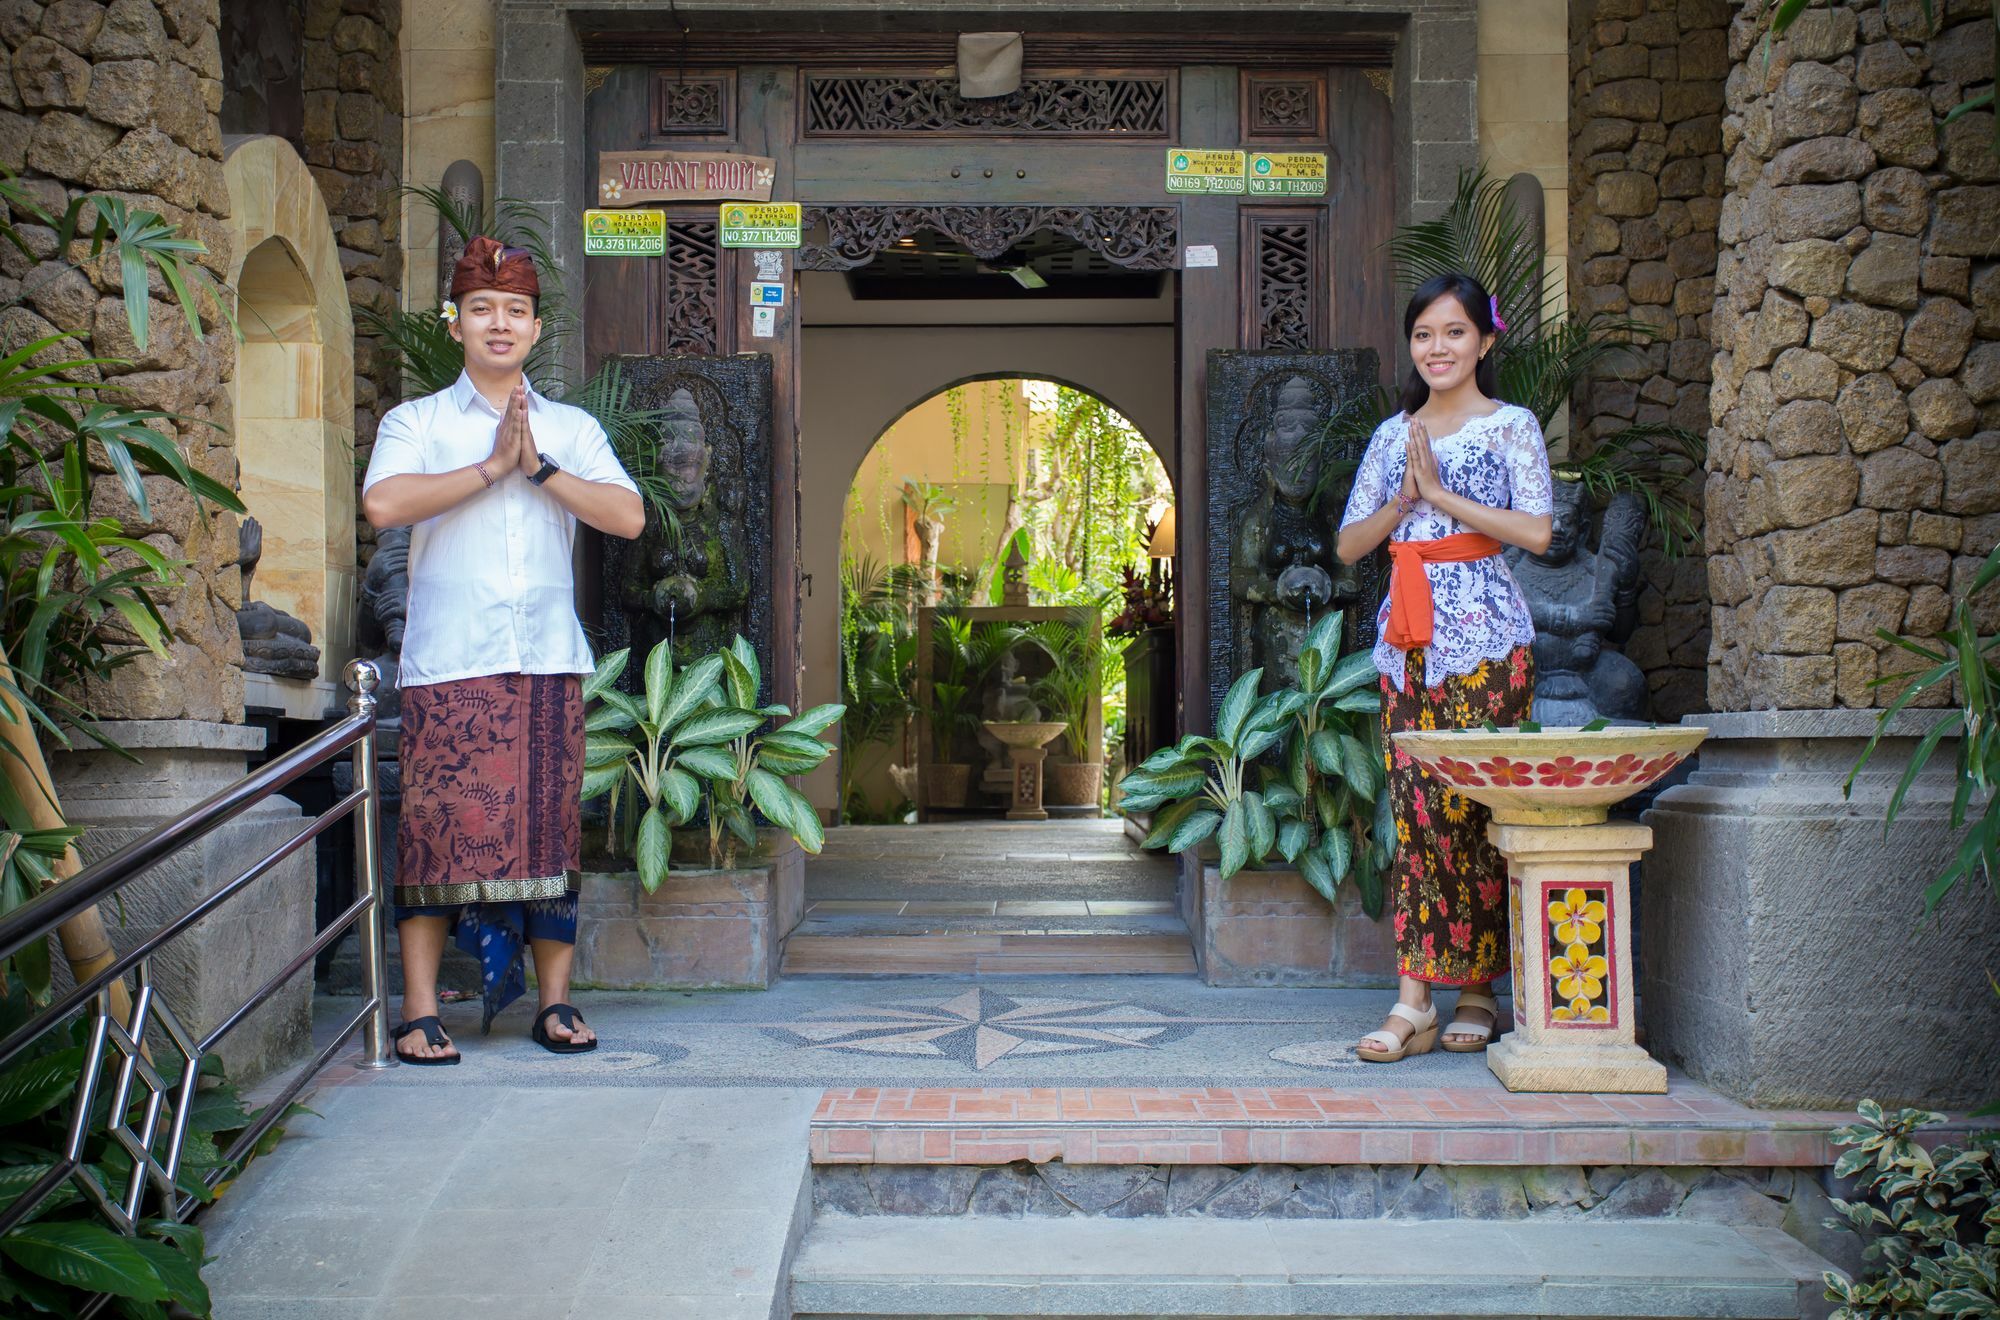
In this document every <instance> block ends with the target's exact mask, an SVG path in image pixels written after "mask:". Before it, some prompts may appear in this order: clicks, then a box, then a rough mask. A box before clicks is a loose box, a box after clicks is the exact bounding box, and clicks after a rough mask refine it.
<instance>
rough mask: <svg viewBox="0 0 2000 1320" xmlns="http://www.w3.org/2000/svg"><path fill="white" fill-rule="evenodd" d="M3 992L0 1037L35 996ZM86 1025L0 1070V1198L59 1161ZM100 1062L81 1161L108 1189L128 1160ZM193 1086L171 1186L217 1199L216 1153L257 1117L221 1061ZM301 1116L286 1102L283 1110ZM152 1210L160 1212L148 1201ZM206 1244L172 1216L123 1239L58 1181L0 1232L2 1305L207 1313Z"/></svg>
mask: <svg viewBox="0 0 2000 1320" xmlns="http://www.w3.org/2000/svg"><path fill="white" fill-rule="evenodd" d="M11 990H12V992H11V993H8V994H5V995H0V1035H6V1034H9V1033H11V1032H13V1031H14V1030H16V1029H17V1028H19V1027H20V1026H22V1025H23V1024H25V1023H26V1022H27V1020H28V1018H29V1015H30V1014H31V1012H32V1011H33V1003H32V998H31V996H30V995H29V994H27V993H25V990H26V987H25V986H24V985H23V984H22V983H21V982H19V981H16V982H14V983H13V985H12V987H11ZM88 1029H89V1028H88V1020H87V1019H86V1018H84V1017H77V1018H73V1019H72V1020H71V1021H70V1023H69V1024H68V1025H67V1026H66V1027H63V1028H59V1029H57V1030H55V1031H51V1032H49V1033H47V1034H46V1035H44V1036H43V1037H42V1038H41V1039H40V1040H38V1041H36V1042H35V1043H34V1044H32V1045H30V1046H28V1047H27V1049H25V1050H24V1051H23V1052H22V1053H21V1054H19V1055H17V1056H16V1057H15V1058H14V1059H13V1061H12V1062H10V1063H9V1064H8V1065H7V1067H6V1068H5V1069H0V1205H7V1204H11V1203H12V1202H13V1201H14V1200H15V1199H16V1198H18V1197H20V1196H21V1195H23V1194H24V1193H26V1192H27V1191H28V1190H29V1189H30V1188H31V1187H32V1186H33V1185H34V1184H35V1183H36V1181H38V1180H39V1179H40V1178H41V1177H42V1176H43V1175H44V1174H45V1173H47V1172H48V1170H49V1169H51V1168H53V1167H54V1166H55V1165H56V1164H57V1163H58V1162H59V1161H60V1160H61V1158H62V1154H61V1152H62V1151H63V1149H64V1147H65V1145H66V1143H67V1141H68V1137H69V1126H70V1120H71V1114H72V1104H71V1103H70V1102H72V1101H73V1099H74V1097H75V1095H76V1089H77V1075H78V1074H79V1073H80V1072H81V1071H82V1068H83V1062H84V1056H85V1042H86V1035H87V1032H88ZM116 1066H117V1065H116V1064H115V1063H107V1064H106V1065H105V1076H104V1077H103V1079H102V1082H103V1084H102V1085H100V1087H99V1088H98V1091H97V1099H96V1102H95V1105H94V1107H93V1109H92V1112H91V1113H90V1115H89V1116H88V1120H87V1121H88V1130H89V1131H90V1132H91V1133H93V1134H94V1135H92V1136H91V1137H90V1138H89V1139H88V1140H87V1141H86V1143H85V1146H84V1152H83V1162H84V1164H85V1165H86V1166H88V1167H89V1169H90V1171H91V1172H92V1173H93V1174H94V1175H95V1176H96V1177H97V1178H98V1179H99V1180H100V1182H102V1183H103V1184H104V1185H105V1186H106V1187H108V1188H111V1189H114V1194H115V1193H116V1191H118V1190H122V1189H123V1188H124V1187H125V1185H126V1183H127V1181H128V1180H129V1179H130V1177H131V1176H132V1157H131V1155H130V1154H129V1153H127V1151H126V1150H125V1148H124V1147H123V1146H121V1145H119V1144H118V1143H117V1142H116V1141H115V1140H113V1139H111V1138H110V1137H109V1136H107V1135H105V1133H106V1129H107V1128H108V1127H109V1124H110V1120H111V1117H112V1115H111V1094H112V1090H113V1087H112V1085H111V1082H112V1080H113V1077H112V1073H114V1072H115V1070H116ZM202 1071H203V1079H202V1084H201V1089H200V1090H198V1091H197V1092H196V1094H195V1099H194V1103H193V1105H192V1107H191V1108H190V1110H189V1113H188V1121H187V1136H186V1139H185V1144H184V1146H183V1148H182V1157H181V1165H180V1169H179V1173H178V1177H177V1178H176V1183H175V1185H176V1187H177V1189H178V1191H179V1192H180V1194H181V1195H183V1196H186V1197H191V1198H192V1199H193V1200H194V1201H195V1202H196V1203H199V1204H207V1203H209V1202H211V1201H213V1200H214V1199H215V1198H216V1196H217V1195H218V1193H219V1190H220V1188H221V1187H223V1186H226V1185H227V1179H229V1178H231V1177H234V1176H235V1174H236V1172H237V1171H238V1168H239V1167H240V1162H239V1165H231V1164H229V1163H227V1162H226V1161H224V1159H223V1157H222V1152H223V1150H224V1149H226V1148H227V1147H228V1146H229V1145H230V1144H232V1141H233V1138H234V1136H235V1134H237V1133H240V1132H241V1131H242V1130H243V1129H245V1128H247V1127H248V1126H250V1124H251V1123H253V1122H255V1121H256V1120H257V1118H258V1117H259V1115H257V1114H252V1113H250V1112H248V1111H246V1110H245V1109H244V1107H243V1102H242V1099H241V1097H240V1096H239V1095H238V1094H237V1091H236V1088H235V1087H234V1086H233V1085H231V1084H230V1082H229V1080H228V1078H227V1077H226V1076H224V1074H223V1070H222V1061H221V1059H219V1058H218V1057H216V1056H214V1055H209V1056H207V1057H206V1058H204V1060H203V1069H202ZM144 1110H145V1098H144V1096H143V1094H139V1095H135V1096H134V1097H133V1100H132V1107H131V1110H130V1112H128V1113H127V1114H125V1115H123V1116H122V1117H123V1118H124V1119H125V1121H126V1122H127V1123H128V1124H129V1125H131V1126H132V1127H133V1128H134V1129H135V1130H136V1129H138V1128H139V1127H140V1126H141V1125H142V1124H143V1122H144V1117H145V1115H144ZM302 1112H305V1111H304V1110H302V1109H301V1108H300V1107H299V1106H296V1105H294V1106H293V1107H292V1109H291V1110H290V1111H288V1112H287V1114H286V1117H290V1116H291V1114H293V1113H302ZM283 1132H284V1129H283V1126H282V1124H274V1125H273V1126H272V1127H271V1128H270V1129H268V1130H267V1131H266V1132H265V1133H264V1135H263V1136H262V1137H261V1138H260V1139H259V1140H258V1142H257V1144H256V1146H255V1147H254V1148H253V1149H252V1150H251V1151H250V1152H248V1154H247V1155H246V1156H245V1159H246V1160H247V1159H248V1158H250V1157H254V1156H256V1155H261V1154H265V1153H268V1152H269V1151H270V1150H271V1149H272V1148H273V1147H275V1146H276V1145H277V1143H278V1141H279V1139H280V1138H281V1137H282V1136H283ZM154 1208H155V1209H158V1208H159V1207H157V1206H155V1207H154ZM203 1248H204V1240H203V1237H202V1232H201V1230H200V1229H199V1228H197V1227H195V1226H194V1225H192V1224H184V1223H180V1222H177V1221H176V1220H175V1219H173V1218H172V1217H170V1216H155V1217H150V1218H146V1219H143V1220H141V1221H140V1223H139V1225H138V1231H137V1232H136V1233H135V1234H133V1235H130V1236H128V1235H126V1234H124V1233H121V1232H118V1231H117V1230H116V1229H113V1228H111V1227H109V1226H108V1225H107V1224H106V1223H105V1221H104V1220H103V1219H102V1218H101V1216H100V1215H99V1213H98V1211H97V1209H96V1207H95V1206H94V1205H93V1204H92V1203H91V1202H90V1201H88V1200H86V1199H85V1198H84V1195H83V1193H82V1192H80V1191H79V1190H78V1189H77V1186H76V1184H75V1183H74V1182H64V1183H61V1184H59V1185H58V1186H57V1188H56V1189H55V1191H53V1192H51V1193H50V1194H49V1195H48V1196H46V1197H44V1198H43V1199H42V1201H41V1202H40V1203H39V1204H38V1205H37V1206H36V1207H35V1208H34V1209H33V1210H31V1211H30V1212H29V1214H28V1216H27V1217H26V1218H25V1219H24V1220H23V1221H22V1222H21V1223H20V1224H18V1225H16V1226H15V1227H14V1228H12V1229H10V1230H9V1231H8V1232H7V1233H6V1234H5V1235H4V1236H0V1261H4V1263H5V1268H4V1269H0V1309H4V1310H5V1313H6V1314H8V1315H10V1316H28V1315H52V1316H64V1317H69V1316H80V1315H84V1314H90V1313H91V1312H90V1311H89V1310H88V1308H89V1307H90V1306H91V1305H92V1304H93V1303H94V1301H95V1299H96V1298H97V1297H98V1296H100V1295H103V1296H108V1297H109V1299H110V1305H109V1307H108V1308H107V1309H106V1310H103V1311H99V1312H97V1314H112V1315H119V1316H126V1317H131V1320H167V1317H168V1314H169V1307H174V1308H179V1309H176V1310H175V1311H174V1312H173V1314H175V1315H186V1314H192V1315H195V1316H204V1317H205V1316H207V1315H209V1314H210V1301H209V1294H208V1287H207V1285H206V1284H205V1283H203V1281H202V1277H201V1269H202V1265H203V1262H204V1256H203Z"/></svg>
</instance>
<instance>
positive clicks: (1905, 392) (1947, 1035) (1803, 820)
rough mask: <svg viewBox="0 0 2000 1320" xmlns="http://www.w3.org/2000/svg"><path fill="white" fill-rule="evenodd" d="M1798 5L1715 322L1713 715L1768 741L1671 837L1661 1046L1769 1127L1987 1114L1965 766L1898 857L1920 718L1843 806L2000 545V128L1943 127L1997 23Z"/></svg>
mask: <svg viewBox="0 0 2000 1320" xmlns="http://www.w3.org/2000/svg"><path fill="white" fill-rule="evenodd" d="M1770 8H1771V7H1770V6H1753V7H1750V8H1749V9H1746V10H1744V11H1741V12H1739V13H1738V14H1737V16H1736V17H1735V18H1734V20H1733V21H1732V23H1731V26H1730V29H1729V56H1730V60H1731V68H1730V72H1729V75H1728V79H1727V83H1726V94H1727V112H1726V114H1725V115H1724V117H1723V120H1722V125H1721V131H1722V145H1723V148H1724V150H1725V151H1726V152H1727V153H1728V165H1727V169H1726V184H1727V195H1726V196H1725V197H1724V198H1723V202H1722V208H1721V215H1720V219H1719V227H1718V235H1717V236H1718V239H1719V242H1720V246H1721V252H1720V256H1719V259H1718V262H1717V268H1716V299H1715V306H1714V312H1713V317H1712V326H1711V330H1712V336H1713V340H1714V345H1715V349H1716V352H1715V358H1714V364H1713V374H1714V381H1713V386H1712V389H1711V394H1710V410H1711V414H1712V419H1713V426H1712V428H1711V430H1710V431H1709V454H1708V479H1707V489H1706V505H1707V522H1706V535H1707V542H1708V545H1707V548H1708V552H1709V556H1708V572H1709V590H1710V594H1711V598H1712V601H1713V606H1714V609H1713V616H1712V620H1711V626H1712V641H1711V649H1710V654H1709V680H1708V696H1709V702H1710V705H1711V707H1712V708H1713V709H1714V710H1716V711H1724V712H1745V714H1742V715H1731V716H1728V717H1718V718H1714V719H1712V720H1711V721H1710V723H1711V724H1712V725H1713V726H1714V728H1713V732H1712V733H1711V736H1710V738H1709V741H1708V744H1707V745H1706V746H1705V747H1704V749H1703V754H1702V769H1701V770H1699V771H1698V772H1697V773H1696V775H1695V777H1694V782H1693V783H1691V784H1689V785H1686V786H1683V787H1680V788H1675V789H1670V790H1669V791H1668V792H1667V793H1665V794H1663V795H1662V796H1661V798H1660V800H1659V806H1658V808H1657V809H1656V810H1655V811H1654V812H1653V813H1652V814H1651V815H1650V816H1649V820H1650V821H1651V822H1652V823H1653V824H1654V826H1655V829H1656V832H1657V834H1658V837H1659V849H1658V851H1657V853H1656V854H1655V862H1656V865H1655V866H1653V867H1649V870H1648V874H1647V883H1646V893H1645V898H1644V903H1645V921H1646V929H1647V935H1648V944H1647V954H1646V957H1647V970H1646V976H1645V982H1644V994H1645V998H1646V1005H1647V1020H1648V1029H1649V1032H1650V1033H1651V1040H1652V1042H1653V1044H1654V1048H1655V1051H1656V1052H1657V1053H1660V1054H1662V1055H1663V1057H1666V1058H1668V1059H1670V1060H1672V1061H1674V1062H1677V1063H1680V1064H1681V1065H1682V1066H1684V1067H1686V1068H1687V1069H1688V1070H1689V1071H1690V1072H1693V1073H1695V1074H1696V1075H1697V1076H1699V1077H1704V1078H1705V1079H1707V1080H1711V1081H1713V1082H1715V1083H1716V1084H1718V1085H1721V1086H1723V1087H1725V1089H1729V1090H1731V1091H1733V1092H1735V1093H1738V1094H1741V1095H1744V1096H1746V1097H1748V1098H1752V1099H1755V1100H1759V1101H1764V1102H1769V1103H1795V1102H1800V1101H1814V1102H1821V1103H1836V1102H1845V1101H1851V1100H1853V1099H1856V1098H1859V1097H1860V1096H1862V1095H1872V1096H1875V1097H1876V1098H1879V1099H1881V1100H1884V1101H1885V1102H1886V1101H1891V1100H1914V1101H1922V1102H1926V1103H1931V1104H1953V1103H1963V1102H1969V1101H1971V1100H1974V1099H1977V1098H1979V1095H1978V1092H1979V1091H1980V1089H1981V1088H1982V1087H1989V1086H1990V1083H1991V1078H1990V1077H1977V1078H1975V1077H1974V1076H1972V1074H1971V1073H1970V1072H1969V1071H1968V1068H1967V1059H1968V1046H1969V1043H1970V1042H1974V1041H1985V1040H1991V1039H1994V1038H1995V1037H1996V1035H2000V1001H1996V1000H1995V999H1994V997H1993V995H1992V993H1991V991H1990V989H1989V988H1988V987H1987V984H1986V982H1985V979H1984V975H1983V972H1982V963H1983V962H1990V957H1991V951H1992V949H1994V948H1995V947H2000V918H1996V907H2000V905H1996V904H1995V903H1994V902H1993V899H1992V895H1991V894H1990V893H1987V892H1984V885H1983V884H1982V883H1980V882H1977V881H1975V882H1974V883H1971V884H1967V885H1965V886H1962V887H1961V890H1960V892H1958V893H1957V894H1955V895H1953V896H1952V897H1951V898H1950V899H1949V900H1948V901H1947V903H1946V905H1945V907H1944V908H1943V909H1942V910H1941V911H1940V912H1939V913H1938V914H1936V915H1935V916H1932V917H1926V916H1925V914H1924V913H1923V904H1922V891H1923V889H1924V887H1925V885H1926V884H1927V883H1928V882H1929V881H1930V879H1931V878H1932V877H1933V876H1935V875H1936V874H1937V873H1938V871H1939V870H1940V869H1941V867H1942V864H1943V862H1944V860H1945V858H1946V857H1947V856H1948V855H1949V853H1950V851H1951V850H1952V848H1953V846H1954V844H1955V842H1956V840H1955V837H1954V835H1953V832H1952V831H1951V830H1950V828H1949V825H1948V822H1947V820H1946V808H1947V804H1948V800H1949V788H1950V775H1949V768H1950V757H1951V755H1952V747H1951V744H1950V743H1948V742H1947V743H1946V744H1945V745H1944V746H1943V747H1942V748H1940V750H1939V756H1940V758H1941V759H1940V760H1939V761H1938V762H1937V763H1936V765H1935V766H1934V767H1933V772H1932V774H1931V775H1929V776H1927V777H1926V778H1925V780H1923V781H1922V782H1921V783H1920V784H1919V786H1918V790H1917V791H1916V792H1914V793H1913V794H1912V796H1911V798H1910V800H1909V805H1908V809H1907V810H1906V812H1905V818H1904V819H1903V820H1902V821H1900V822H1899V824H1898V825H1897V826H1896V828H1895V831H1894V832H1892V833H1890V834H1889V835H1888V836H1887V838H1886V839H1885V838H1884V836H1883V826H1882V819H1883V815H1884V812H1885V810H1886V804H1887V800H1888V794H1889V792H1890V791H1891V790H1892V786H1893V784H1894V782H1895V778H1896V776H1897V774H1898V773H1899V772H1900V770H1901V767H1902V765H1903V764H1906V763H1907V761H1906V758H1907V757H1908V756H1909V755H1910V753H1911V752H1912V751H1913V750H1914V748H1915V746H1916V739H1917V736H1918V735H1920V734H1921V733H1922V731H1923V727H1924V723H1923V719H1922V718H1921V717H1919V718H1918V719H1917V720H1916V722H1915V723H1913V724H1907V723H1906V724H1904V725H1902V726H1900V727H1899V729H1898V734H1899V736H1898V737H1896V738H1894V739H1892V740H1890V741H1889V742H1888V743H1885V745H1884V748H1883V751H1882V753H1881V754H1880V755H1881V757H1882V759H1881V760H1879V761H1878V762H1877V763H1876V765H1875V767H1874V769H1873V772H1872V773H1871V774H1870V775H1869V776H1867V777H1865V778H1864V779H1863V781H1862V782H1861V784H1860V785H1859V787H1858V788H1857V789H1856V790H1855V793H1854V795H1853V796H1852V797H1849V796H1848V795H1847V794H1846V792H1845V791H1844V781H1845V779H1846V776H1847V773H1848V771H1849V770H1850V769H1851V767H1852V766H1853V764H1854V761H1855V759H1856V757H1857V756H1858V754H1859V752H1860V750H1861V748H1862V746H1863V742H1864V740H1865V738H1866V737H1867V736H1868V735H1869V734H1870V733H1871V732H1873V730H1874V727H1875V715H1874V713H1873V711H1872V709H1871V708H1874V707H1878V706H1880V705H1883V704H1886V703H1887V702H1888V701H1889V700H1891V699H1892V697H1893V694H1894V690H1895V689H1894V688H1893V687H1884V686H1874V685H1873V680H1875V679H1876V678H1877V677H1878V676H1882V675H1895V674H1899V673H1904V672H1907V671H1909V670H1910V669H1912V668H1915V667H1917V666H1919V665H1920V664H1922V662H1921V661H1920V660H1918V659H1917V658H1916V657H1914V656H1911V655H1909V654H1908V653H1907V652H1904V651H1902V650H1900V649H1899V648H1897V647H1896V646H1894V645H1893V644H1892V643H1891V642H1889V641H1886V640H1884V639H1883V638H1882V637H1881V636H1880V635H1879V634H1880V632H1881V631H1884V630H1886V631H1887V632H1889V633H1891V634H1895V635H1900V636H1903V637H1911V638H1925V637H1930V636H1933V635H1935V634H1936V632H1937V631H1938V630H1939V629H1940V628H1942V627H1944V626H1946V617H1947V613H1948V610H1949V608H1950V601H1951V598H1952V594H1953V593H1954V592H1956V591H1962V590H1964V589H1965V587H1966V586H1967V585H1968V584H1969V581H1970V579H1971V576H1972V574H1973V573H1974V572H1975V571H1976V569H1977V566H1978V564H1979V562H1980V560H1981V559H1982V558H1983V557H1984V555H1985V554H1986V553H1987V551H1989V550H1990V549H1991V548H1992V547H1993V544H1994V542H1995V539H1996V536H2000V342H1996V341H2000V266H1996V264H1995V257H1996V256H2000V187H1996V186H1995V185H1996V183H2000V157H1996V155H1995V152H1994V149H1993V145H1992V143H1993V116H1992V114H1991V113H1986V112H1982V113H1977V114H1971V115H1967V116H1965V117H1963V118H1961V119H1959V120H1958V121H1957V122H1955V123H1952V124H1946V123H1944V116H1945V115H1946V113H1947V112H1948V111H1950V110H1951V109H1952V108H1953V107H1954V106H1957V105H1958V104H1959V103H1960V102H1961V101H1963V100H1964V99H1966V98H1967V97H1968V96H1970V95H1972V94H1973V93H1975V92H1976V91H1979V90H1982V89H1984V88H1985V87H1988V86H1990V85H1991V80H1992V77H1993V35H1994V27H1993V19H1992V14H1991V9H1990V4H1989V3H1988V0H1961V2H1960V3H1940V4H1937V5H1935V6H1933V8H1934V9H1935V10H1936V11H1937V13H1938V16H1939V20H1940V22H1941V24H1942V26H1941V28H1940V29H1939V30H1935V31H1934V30H1933V29H1932V28H1931V26H1930V25H1929V23H1927V21H1926V20H1925V17H1924V6H1923V5H1922V4H1920V3H1918V2H1917V0H1887V2H1886V3H1884V2H1882V0H1856V2H1855V3H1850V4H1846V5H1840V6H1834V7H1830V8H1825V9H1810V10H1808V11H1806V12H1805V14H1803V15H1802V16H1801V17H1800V18H1799V20H1798V22H1797V24H1796V26H1795V27H1794V28H1793V29H1792V30H1791V32H1790V33H1789V34H1788V36H1787V38H1786V39H1785V40H1783V41H1780V42H1778V43H1776V44H1775V46H1772V47H1768V48H1767V45H1766V33H1765V26H1766V24H1767V23H1768V18H1769V9H1770ZM1979 605H1980V608H1979V610H1978V613H1979V614H1980V616H1981V619H1982V624H1983V628H1984V629H1985V630H1987V631H1991V630H1992V629H1993V627H1994V624H1995V622H1996V610H1995V607H1996V605H2000V598H1996V597H1994V596H1990V595H1989V596H1988V597H1987V598H1986V599H1984V600H1983V601H1981V602H1979ZM1950 700H1951V693H1950V692H1949V691H1947V690H1945V689H1944V688H1942V687H1940V688H1939V689H1937V690H1936V691H1934V692H1932V693H1930V694H1928V695H1927V696H1926V698H1924V699H1923V701H1922V702H1921V703H1920V704H1922V705H1925V706H1937V705H1943V704H1948V703H1949V701H1950ZM1787 712H1814V713H1813V714H1811V715H1793V714H1788V713H1787ZM1696 718H1701V717H1696ZM1931 718H1935V717H1931ZM1940 774H1942V775H1943V780H1942V782H1939V780H1938V776H1939V775H1940ZM1973 1053H1976V1051H1973Z"/></svg>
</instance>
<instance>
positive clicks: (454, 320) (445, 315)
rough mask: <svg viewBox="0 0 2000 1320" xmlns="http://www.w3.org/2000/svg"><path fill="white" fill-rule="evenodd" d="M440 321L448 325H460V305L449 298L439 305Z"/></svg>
mask: <svg viewBox="0 0 2000 1320" xmlns="http://www.w3.org/2000/svg"><path fill="white" fill-rule="evenodd" d="M438 320H440V321H443V322H444V323H445V324H446V325H457V324H458V304H457V303H455V302H453V301H452V300H451V299H449V298H447V299H445V300H444V301H443V302H441V303H439V304H438Z"/></svg>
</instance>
